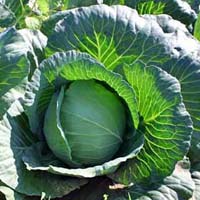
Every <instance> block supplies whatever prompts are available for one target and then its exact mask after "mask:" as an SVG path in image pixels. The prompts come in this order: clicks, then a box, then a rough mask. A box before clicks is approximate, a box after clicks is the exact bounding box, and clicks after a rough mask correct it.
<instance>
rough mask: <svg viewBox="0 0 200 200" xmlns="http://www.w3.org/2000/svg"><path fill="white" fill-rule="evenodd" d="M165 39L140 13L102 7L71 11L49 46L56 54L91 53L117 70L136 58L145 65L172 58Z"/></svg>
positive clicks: (121, 7)
mask: <svg viewBox="0 0 200 200" xmlns="http://www.w3.org/2000/svg"><path fill="white" fill-rule="evenodd" d="M99 16H101V17H99ZM154 25H155V24H154ZM163 39H164V38H163V33H162V32H160V31H159V27H158V26H157V25H155V26H152V24H149V23H148V21H147V20H144V19H143V18H141V17H139V16H138V14H137V13H136V11H133V10H132V9H130V8H128V7H124V6H113V7H108V6H106V5H101V6H91V7H86V8H82V9H74V10H71V11H68V12H67V14H66V17H65V18H64V19H63V20H61V21H59V22H58V23H57V24H56V27H55V29H54V32H53V34H52V35H51V36H50V37H49V40H48V42H49V43H48V46H49V48H50V49H51V50H52V49H53V51H63V50H64V51H65V50H71V49H76V50H79V51H82V52H87V53H89V54H90V55H91V56H92V57H94V58H96V59H97V60H99V61H100V62H102V63H103V64H104V65H105V67H106V68H107V69H110V70H113V69H115V68H116V67H118V66H120V65H122V63H124V62H126V63H132V62H133V61H134V60H136V59H142V60H144V61H145V62H150V61H152V62H153V61H154V62H163V61H164V60H167V59H169V57H168V55H166V53H167V49H166V47H165V46H164V44H163V43H165V41H163ZM61 41H62V42H61ZM130 41H131V42H130ZM154 52H155V53H154ZM158 52H159V53H158ZM153 54H155V55H153Z"/></svg>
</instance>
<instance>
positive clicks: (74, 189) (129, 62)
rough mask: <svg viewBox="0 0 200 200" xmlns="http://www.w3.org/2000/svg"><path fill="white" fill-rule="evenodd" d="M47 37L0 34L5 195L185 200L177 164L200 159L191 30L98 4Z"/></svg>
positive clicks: (187, 188) (60, 20)
mask: <svg viewBox="0 0 200 200" xmlns="http://www.w3.org/2000/svg"><path fill="white" fill-rule="evenodd" d="M52 20H53V21H52ZM51 23H52V24H51ZM49 24H51V26H49ZM43 32H44V33H45V34H46V36H45V35H43V34H42V33H41V32H39V31H29V30H19V31H17V30H15V29H14V28H11V29H8V30H7V31H5V32H3V33H1V35H0V38H1V41H4V42H3V43H2V44H0V45H1V51H0V57H1V58H2V59H1V60H0V63H1V66H2V67H1V68H0V72H1V74H0V81H1V82H0V84H1V85H2V87H1V89H0V92H1V93H0V94H1V99H0V100H1V101H0V108H1V112H0V158H1V159H0V180H1V182H2V183H1V184H0V185H1V186H0V191H1V192H2V193H4V194H5V196H6V198H7V199H25V198H26V197H27V196H28V198H29V199H32V198H33V199H34V197H32V196H42V197H41V198H44V196H45V197H46V198H61V197H63V196H65V197H64V198H63V199H70V200H72V199H74V200H75V199H87V200H89V199H93V200H94V199H97V200H101V199H103V198H104V199H109V200H112V199H125V200H128V199H145V200H149V199H152V200H158V199H175V200H180V199H184V200H186V199H189V198H191V197H192V195H193V192H194V190H195V184H194V181H193V180H192V178H191V174H190V172H189V162H188V160H187V159H184V160H183V158H184V156H186V155H187V153H188V152H189V157H190V161H191V162H192V163H198V161H199V153H198V150H199V89H200V85H199V80H200V79H199V77H200V75H199V73H200V70H199V68H200V60H199V50H200V45H199V42H198V41H197V40H195V39H194V38H193V37H192V36H191V35H190V33H189V32H188V30H187V29H186V27H185V26H184V25H183V24H181V23H180V22H178V21H175V20H173V19H172V18H171V17H170V16H168V15H158V16H154V15H144V16H140V15H138V13H137V11H136V10H133V9H132V8H128V7H127V6H119V5H118V6H107V5H94V6H90V7H82V8H75V9H71V10H68V11H65V12H60V13H57V14H56V15H55V16H54V17H53V18H50V19H49V21H47V23H45V24H44V26H43ZM47 37H48V42H47ZM183 41H184V42H183ZM19 47H21V48H19ZM189 47H190V48H189ZM6 70H7V71H10V73H8V74H6V73H5V71H6ZM2 72H3V73H2ZM11 97H12V98H11ZM3 108H4V109H3ZM181 160H183V161H181ZM195 167H196V168H195V169H196V171H198V165H196V166H195ZM195 175H196V177H197V176H198V173H196V174H195V173H193V176H195ZM197 180H198V179H197ZM196 194H197V193H196Z"/></svg>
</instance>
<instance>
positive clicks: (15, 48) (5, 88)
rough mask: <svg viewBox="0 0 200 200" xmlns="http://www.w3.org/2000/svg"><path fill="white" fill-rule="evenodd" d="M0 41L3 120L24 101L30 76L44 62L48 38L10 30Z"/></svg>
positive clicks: (1, 112)
mask: <svg viewBox="0 0 200 200" xmlns="http://www.w3.org/2000/svg"><path fill="white" fill-rule="evenodd" d="M0 41H1V42H0V57H1V59H0V85H1V87H0V96H1V97H0V118H1V117H2V115H3V114H4V113H5V111H6V110H7V108H8V107H9V105H11V103H12V102H13V101H14V100H15V99H18V98H20V97H23V95H24V92H25V91H24V89H25V84H26V81H27V79H28V76H30V77H31V73H33V71H34V68H36V67H37V66H38V63H39V62H40V59H42V58H43V53H42V52H43V48H44V46H45V45H46V37H45V36H44V35H43V34H41V33H39V32H38V31H35V32H34V31H29V30H20V31H16V30H15V29H8V30H7V31H5V32H3V33H1V34H0ZM30 63H31V66H32V67H30ZM8 71H9V73H8Z"/></svg>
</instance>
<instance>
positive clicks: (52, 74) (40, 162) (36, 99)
mask: <svg viewBox="0 0 200 200" xmlns="http://www.w3.org/2000/svg"><path fill="white" fill-rule="evenodd" d="M80 66H81V67H80ZM40 70H41V72H42V73H41V72H40ZM40 70H36V72H35V74H34V76H33V81H32V82H31V83H30V84H29V92H28V94H27V99H26V101H27V113H28V117H29V121H30V122H31V124H32V127H33V129H34V130H37V129H38V127H41V125H38V123H37V121H38V118H37V116H42V115H43V114H41V112H45V110H46V108H47V106H48V104H49V101H50V97H51V96H52V95H53V92H54V91H53V90H46V88H48V87H50V88H53V87H55V88H58V87H60V85H62V84H66V82H67V81H70V80H71V81H72V80H88V79H96V80H99V81H103V82H105V83H107V84H108V85H109V86H110V87H111V88H113V89H114V90H115V91H116V92H117V94H118V95H119V96H120V97H121V98H122V99H123V100H124V101H125V102H126V104H127V106H128V108H129V110H130V113H131V116H132V120H133V121H132V120H131V123H133V122H134V126H135V127H137V126H138V122H139V119H138V114H137V106H136V101H135V95H134V91H133V90H132V89H131V88H130V87H129V85H128V84H127V83H126V82H125V81H124V80H122V77H121V76H120V75H118V74H115V73H113V72H110V71H108V70H106V69H105V68H104V66H103V65H102V64H100V63H99V62H97V61H96V60H94V59H93V58H92V57H90V56H89V55H88V54H84V53H78V52H75V51H69V52H66V53H56V54H55V55H53V56H52V57H50V58H48V59H46V60H44V61H43V62H42V63H41V66H40ZM45 78H46V80H45ZM61 78H62V79H61ZM41 80H42V81H41ZM47 80H48V81H47ZM64 80H65V81H64ZM48 85H49V86H48ZM40 105H41V106H42V107H40ZM32 113H34V114H32ZM55 116H56V115H55ZM56 120H57V119H53V120H52V121H55V122H56ZM39 121H42V117H41V119H40V120H39ZM35 123H36V125H37V126H35V125H34V124H35ZM55 126H56V125H55ZM61 131H62V129H61V128H60V127H59V126H58V122H57V130H55V131H54V134H56V138H55V137H54V138H55V139H56V140H57V142H56V144H61V141H63V138H62V139H60V138H61V137H63V136H62V134H61ZM49 134H50V133H49ZM135 139H136V142H135V143H134V144H133V143H132V145H131V146H130V147H129V148H130V149H129V152H128V153H127V152H126V153H127V154H125V152H124V154H123V155H122V156H121V157H119V158H117V159H114V160H112V161H110V162H106V163H105V164H103V165H99V166H96V167H91V168H86V169H77V170H76V169H71V170H70V169H66V167H65V168H63V166H62V165H61V167H56V166H51V165H50V163H51V161H48V160H47V162H44V160H45V158H41V159H39V158H38V159H37V156H36V154H35V153H34V151H37V150H36V149H34V148H35V147H31V148H30V149H29V150H28V151H27V152H26V154H25V157H24V161H25V163H26V164H27V166H28V169H33V170H34V169H35V170H48V171H50V172H52V173H58V174H64V175H72V176H81V177H94V176H96V175H102V174H107V173H111V172H113V171H114V170H116V168H117V167H118V166H119V164H120V163H121V162H125V161H126V160H127V159H130V158H132V157H134V156H135V155H136V154H137V153H138V152H139V150H140V148H141V147H142V142H143V140H142V138H141V137H139V139H138V141H137V136H136V137H135ZM66 140H67V139H66ZM49 145H50V146H51V145H54V148H56V145H55V141H49ZM62 145H66V144H62ZM126 147H127V146H126ZM57 148H58V150H59V146H58V147H57ZM66 148H67V147H66ZM37 149H40V150H39V151H41V148H37ZM123 151H124V150H123V149H122V152H123ZM30 155H32V158H33V159H28V157H30Z"/></svg>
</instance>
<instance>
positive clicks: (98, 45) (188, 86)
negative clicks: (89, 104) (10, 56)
mask: <svg viewBox="0 0 200 200" xmlns="http://www.w3.org/2000/svg"><path fill="white" fill-rule="evenodd" d="M65 14H66V15H65V16H66V17H65V18H64V19H62V20H60V21H59V22H58V23H57V24H56V26H55V29H54V31H53V33H52V34H51V36H50V37H49V44H48V46H49V48H50V51H55V50H56V51H62V50H69V49H74V48H75V49H78V50H80V51H86V52H88V53H89V54H90V55H92V56H93V57H95V58H97V59H99V60H100V61H101V62H103V63H104V65H105V66H106V67H107V68H109V69H116V68H117V67H119V66H121V65H122V64H123V63H128V64H131V63H133V62H134V61H135V60H142V62H144V63H146V64H147V65H150V64H153V65H156V66H159V67H161V68H163V69H164V70H166V71H167V72H168V73H170V74H172V75H173V76H175V77H176V78H177V79H178V80H179V81H180V83H181V90H182V95H183V99H184V104H185V105H186V108H187V110H188V111H189V113H190V115H191V116H192V120H193V123H194V127H195V131H194V134H193V140H192V143H193V145H191V147H192V149H191V155H190V157H193V158H192V159H193V160H194V159H195V160H199V155H200V154H199V153H198V152H199V143H200V139H199V138H200V137H199V134H200V131H199V130H200V122H199V111H200V108H199V105H200V102H199V99H200V93H199V92H197V91H200V84H199V80H200V61H199V52H200V45H199V43H198V42H197V41H196V40H194V39H193V38H192V36H191V35H190V34H189V32H188V31H187V29H186V28H185V27H184V26H183V25H182V24H180V23H179V22H177V21H174V20H172V19H171V18H170V17H169V16H166V15H160V16H153V15H144V16H141V17H140V16H138V14H137V13H136V12H135V11H133V10H132V9H129V8H127V7H123V6H113V7H108V6H105V5H101V6H91V7H89V8H82V9H79V10H77V9H74V10H71V11H68V12H67V13H65ZM99 16H101V17H99ZM62 17H63V16H62ZM59 19H60V18H59ZM54 22H55V21H54ZM54 24H55V23H54ZM116 27H117V28H116ZM79 40H80V42H79ZM130 41H131V42H130ZM183 41H184V42H183ZM51 53H52V52H51Z"/></svg>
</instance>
